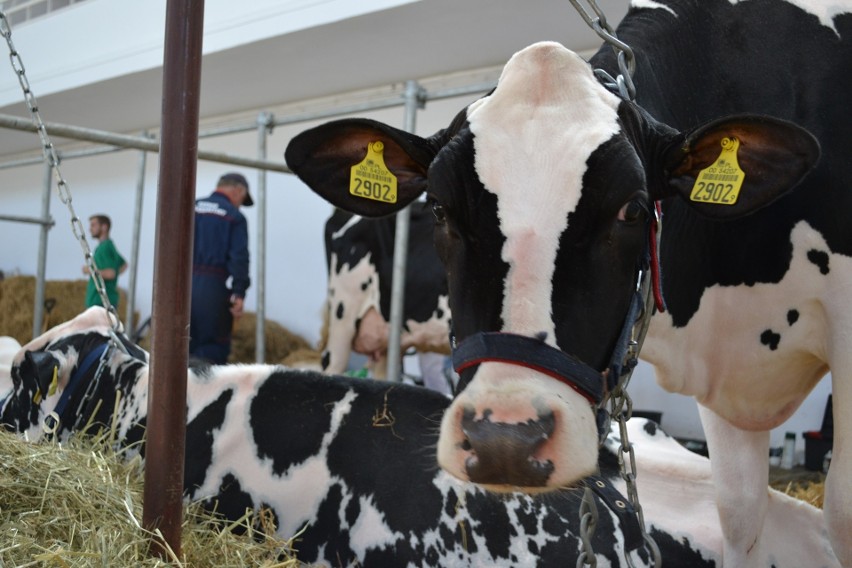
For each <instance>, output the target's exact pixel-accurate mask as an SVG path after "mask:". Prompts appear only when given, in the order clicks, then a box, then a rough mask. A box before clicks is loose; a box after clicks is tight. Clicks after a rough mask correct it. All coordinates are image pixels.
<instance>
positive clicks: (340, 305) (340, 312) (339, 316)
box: [334, 302, 343, 319]
mask: <svg viewBox="0 0 852 568" xmlns="http://www.w3.org/2000/svg"><path fill="white" fill-rule="evenodd" d="M334 315H335V317H336V318H337V319H343V302H340V303H338V304H337V311H336V312H335V313H334Z"/></svg>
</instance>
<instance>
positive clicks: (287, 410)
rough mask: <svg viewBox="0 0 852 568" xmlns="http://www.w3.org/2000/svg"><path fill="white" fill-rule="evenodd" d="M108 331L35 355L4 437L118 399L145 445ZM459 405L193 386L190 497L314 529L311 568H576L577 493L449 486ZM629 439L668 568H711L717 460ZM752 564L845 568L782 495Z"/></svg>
mask: <svg viewBox="0 0 852 568" xmlns="http://www.w3.org/2000/svg"><path fill="white" fill-rule="evenodd" d="M105 314H106V312H105V311H104V310H103V309H102V308H99V307H95V308H90V309H89V310H88V311H86V312H85V313H83V314H81V315H80V316H78V317H77V318H75V319H74V320H72V321H70V322H67V323H65V324H62V325H60V326H58V327H56V328H54V329H52V330H50V331H48V332H47V333H46V334H44V335H43V336H41V337H39V338H37V339H35V340H33V341H32V342H31V343H29V344H27V345H25V346H24V348H23V350H22V351H21V353H20V354H19V355H18V356H17V358H16V361H15V367H14V371H13V377H14V382H15V387H14V392H13V393H12V395H11V397H10V398H9V399H8V400H7V401H5V402H4V403H3V405H2V409H0V422H2V423H3V424H6V425H7V426H8V427H10V429H12V430H15V431H17V432H22V433H24V432H25V433H27V434H28V436H29V439H31V440H35V439H38V437H40V436H41V435H43V433H44V423H45V422H47V424H48V426H49V428H48V429H49V430H51V431H54V432H55V434H54V435H58V436H59V437H60V438H65V437H67V435H68V434H69V432H70V431H71V430H72V429H74V428H77V427H80V426H81V425H84V424H86V423H87V422H88V420H89V416H88V415H83V416H77V415H75V414H74V413H73V412H68V411H65V410H62V409H61V408H58V406H62V408H64V409H69V408H76V407H77V406H79V405H80V404H81V403H80V401H81V400H82V396H81V393H84V392H87V391H88V387H89V385H91V384H96V388H95V389H94V391H93V396H92V397H91V400H89V401H87V402H86V403H85V404H83V406H84V407H85V409H87V410H88V411H92V410H95V409H97V410H96V413H95V418H94V420H93V423H94V424H95V426H97V425H99V424H100V425H103V426H105V427H108V426H109V425H111V424H112V416H111V415H110V412H111V409H113V408H116V405H115V402H116V398H117V396H119V395H120V400H119V403H118V406H117V409H118V414H117V416H116V417H115V424H116V432H117V439H118V443H122V444H123V443H128V442H129V443H135V442H138V440H139V435H140V434H141V429H142V427H143V426H144V424H145V409H146V406H147V386H148V385H147V383H148V366H147V354H146V353H144V352H143V351H141V350H139V349H138V348H136V347H135V346H133V344H131V343H130V342H129V341H127V339H126V338H125V337H124V336H123V335H119V336H118V339H119V340H120V341H121V343H122V345H123V347H124V348H125V349H126V350H127V353H125V352H124V351H122V350H120V349H110V348H108V347H107V345H108V343H109V340H110V334H109V326H108V325H107V319H106V315H105ZM101 361H103V367H101ZM99 367H100V374H99ZM55 369H57V370H58V372H56V374H55V376H56V381H55V383H54V379H53V377H54V370H55ZM51 385H52V386H51ZM37 393H38V394H37ZM66 393H70V394H68V395H67V397H66ZM34 397H35V398H37V399H38V400H39V403H38V404H35V403H34V402H33V399H34ZM63 398H66V399H67V400H69V401H71V404H70V405H69V404H63V403H62V402H61V401H62V400H63ZM448 404H449V401H448V399H447V398H446V397H444V396H442V395H440V394H438V393H435V392H432V391H430V390H428V389H423V388H419V387H412V386H407V385H393V384H388V383H384V382H377V381H369V380H364V379H350V378H346V377H329V376H326V375H322V374H319V373H315V372H310V371H294V370H291V369H287V368H284V367H277V366H267V365H233V366H221V367H215V366H214V367H208V368H206V369H204V370H199V371H197V372H196V371H190V372H189V373H188V383H187V420H188V422H187V440H186V468H185V475H186V484H185V490H186V495H187V497H188V498H190V499H204V500H206V502H207V503H208V504H209V505H210V506H211V507H212V506H216V507H217V509H218V511H219V512H221V513H222V514H224V515H225V516H226V517H227V518H229V519H237V518H240V517H242V516H243V514H244V512H245V510H246V508H247V507H248V508H253V509H255V510H257V509H258V508H259V507H261V506H265V507H268V508H269V509H271V511H272V512H273V513H274V516H275V520H276V523H277V528H278V534H279V535H281V536H283V537H285V538H287V537H290V536H292V535H293V534H295V533H297V532H299V531H300V530H302V529H303V528H304V530H303V531H302V532H301V533H300V535H299V537H298V540H297V541H296V548H297V550H298V555H299V558H300V559H301V560H302V561H305V562H311V563H313V562H319V563H322V564H324V565H330V566H435V567H442V568H443V567H453V566H458V567H466V566H505V567H509V566H511V567H525V566H529V567H547V566H573V565H575V563H576V561H577V557H578V554H579V552H580V550H581V543H580V539H579V537H578V533H579V513H578V507H579V502H580V495H581V493H580V492H576V491H570V490H566V491H561V492H559V493H556V494H553V495H547V496H539V497H531V496H529V495H526V494H523V493H511V494H507V495H504V496H495V495H493V494H492V493H489V492H485V491H483V490H481V489H479V488H478V487H477V486H476V485H474V484H469V483H464V482H461V481H459V480H457V479H455V478H453V477H451V476H449V475H447V474H446V473H444V472H443V471H441V470H440V469H439V468H438V467H437V464H436V463H435V461H434V456H433V455H432V454H431V453H430V452H428V451H427V450H426V448H428V447H431V446H432V445H433V444H434V442H435V435H436V432H435V425H436V424H437V421H438V420H439V419H440V416H441V414H442V413H443V412H444V411H445V409H446V407H447V405H448ZM52 412H56V413H57V414H56V415H52V414H51V413H52ZM57 415H58V417H59V423H58V424H57V422H56V419H55V418H56V416H57ZM51 416H53V417H54V418H50V417H51ZM629 428H630V436H631V438H632V440H633V441H634V443H635V445H636V448H637V452H636V453H637V456H638V459H639V461H640V464H641V467H642V472H643V482H644V483H643V495H644V497H645V499H644V502H643V505H644V511H645V516H646V519H647V520H648V525H649V530H650V531H651V534H652V535H653V536H654V538H655V539H656V542H657V543H658V545H659V546H660V549H661V551H662V555H663V558H664V559H665V562H666V565H667V566H689V567H696V568H700V567H706V566H718V564H719V557H720V554H721V542H722V541H721V532H720V527H719V524H718V521H717V518H716V514H715V510H714V509H715V505H714V498H713V490H712V485H711V482H710V471H709V464H708V462H707V460H706V459H705V458H702V457H700V456H698V455H695V454H692V453H690V452H688V451H686V450H685V449H683V448H682V447H681V446H680V445H679V444H678V443H677V442H675V441H674V440H673V439H671V438H669V437H668V436H666V435H665V434H664V433H663V432H662V431H661V430H659V428H658V427H657V426H656V425H655V424H654V423H651V422H645V421H642V420H640V419H634V420H631V421H630V423H629ZM619 444H620V442H619V441H618V440H617V439H616V437H615V436H612V437H611V438H610V440H608V441H607V444H606V445H605V446H604V449H603V450H602V452H601V454H600V457H601V462H600V469H601V479H607V480H610V481H611V482H612V483H614V484H615V485H616V486H623V483H622V482H621V481H620V475H619V473H618V466H617V457H616V452H617V451H618V445H619ZM622 489H623V487H622ZM597 507H598V510H599V514H600V518H599V521H598V526H597V530H596V531H595V534H594V539H593V546H594V550H595V553H596V558H597V560H598V562H599V564H598V565H599V566H600V565H605V566H624V565H626V564H624V562H625V560H624V558H623V552H624V548H625V543H626V539H625V538H624V536H623V535H622V531H621V529H620V526H619V524H618V521H617V520H616V516H615V515H614V514H613V513H611V512H610V511H609V509H607V508H606V507H605V506H604V505H603V503H601V502H598V505H597ZM640 540H641V539H640ZM758 554H759V557H760V558H761V559H762V561H763V563H764V565H765V566H769V565H770V563H771V564H772V565H774V566H777V567H778V568H782V567H791V568H792V567H801V566H826V567H836V566H838V564H837V562H836V560H835V559H834V558H833V557H832V556H831V553H830V550H829V547H828V545H827V541H826V535H825V527H824V525H823V524H822V519H821V516H820V514H819V512H818V510H816V509H814V508H813V507H811V506H810V505H807V504H805V503H802V502H800V501H797V500H795V499H792V498H790V497H787V496H785V495H782V494H780V493H778V492H775V491H770V493H769V512H768V516H767V522H766V524H765V525H764V527H763V538H762V539H761V542H760V550H759V551H758ZM631 557H632V560H633V562H634V565H636V566H648V565H649V560H648V555H647V552H646V551H645V550H644V548H641V547H640V548H638V549H637V550H635V551H634V552H633V553H632V555H631Z"/></svg>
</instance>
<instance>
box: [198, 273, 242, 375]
mask: <svg viewBox="0 0 852 568" xmlns="http://www.w3.org/2000/svg"><path fill="white" fill-rule="evenodd" d="M233 325H234V316H233V315H231V291H230V290H229V289H228V287H227V286H226V284H225V280H224V279H223V278H222V277H221V276H219V275H208V274H198V273H195V274H193V276H192V308H191V310H190V316H189V335H190V338H189V354H190V355H191V356H193V357H197V358H199V359H206V360H208V361H210V362H212V363H214V364H217V365H224V364H225V363H227V362H228V355H229V354H230V353H231V332H232V330H233Z"/></svg>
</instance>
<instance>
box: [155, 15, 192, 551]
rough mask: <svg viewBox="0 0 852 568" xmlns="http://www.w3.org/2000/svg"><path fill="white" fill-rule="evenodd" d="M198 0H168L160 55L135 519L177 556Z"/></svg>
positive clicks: (158, 544) (159, 545)
mask: <svg viewBox="0 0 852 568" xmlns="http://www.w3.org/2000/svg"><path fill="white" fill-rule="evenodd" d="M203 31H204V0H168V3H167V5H166V31H165V50H164V54H163V103H162V123H161V130H160V132H161V138H160V140H161V142H160V171H159V178H158V181H157V227H156V244H155V248H154V294H153V310H152V312H153V313H152V332H153V334H152V339H151V355H152V357H151V367H150V369H149V372H150V374H149V377H150V382H149V384H148V429H147V434H146V436H147V440H146V447H145V491H144V509H143V513H142V520H143V523H144V525H145V528H147V529H149V530H155V529H159V530H160V531H161V533H162V536H163V541H165V542H162V541H156V540H155V541H154V542H153V543H152V546H151V553H152V554H154V555H159V556H161V557H165V556H166V555H167V552H166V548H165V546H168V547H169V548H170V549H171V550H172V552H173V553H174V554H175V555H177V556H178V557H180V554H181V538H180V537H181V532H180V531H181V520H182V518H183V499H182V497H183V471H184V453H185V445H186V441H185V436H186V368H187V359H188V353H187V352H188V349H189V333H188V332H189V300H190V291H191V288H190V286H191V270H192V240H193V226H194V221H195V217H194V209H195V207H194V203H195V175H196V159H197V157H198V107H199V98H200V96H199V95H200V92H199V91H200V85H201V43H202V35H203Z"/></svg>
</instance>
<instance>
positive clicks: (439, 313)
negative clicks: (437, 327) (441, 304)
mask: <svg viewBox="0 0 852 568" xmlns="http://www.w3.org/2000/svg"><path fill="white" fill-rule="evenodd" d="M435 315H436V316H437V317H438V319H441V318H443V317H444V310H443V309H441V308H438V309H437V310H435Z"/></svg>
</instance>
